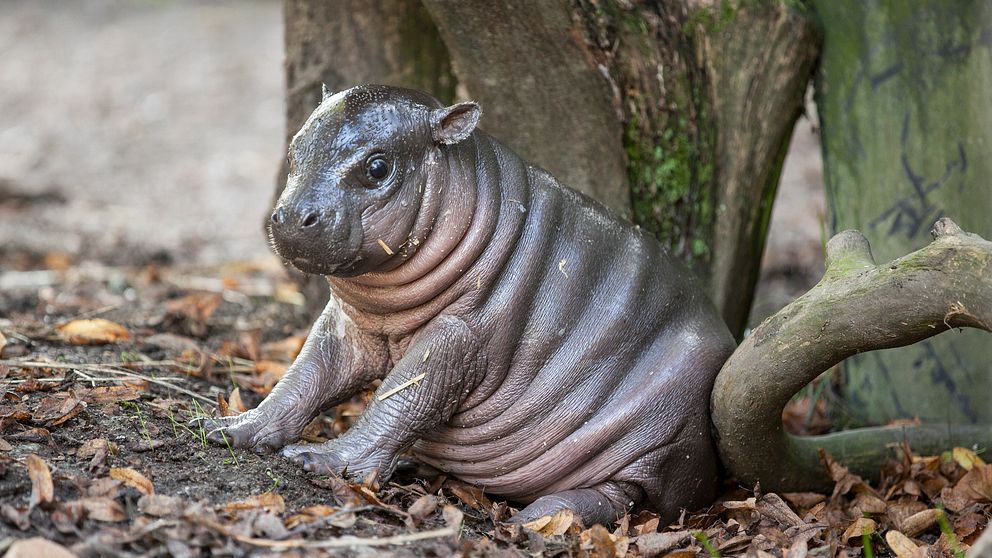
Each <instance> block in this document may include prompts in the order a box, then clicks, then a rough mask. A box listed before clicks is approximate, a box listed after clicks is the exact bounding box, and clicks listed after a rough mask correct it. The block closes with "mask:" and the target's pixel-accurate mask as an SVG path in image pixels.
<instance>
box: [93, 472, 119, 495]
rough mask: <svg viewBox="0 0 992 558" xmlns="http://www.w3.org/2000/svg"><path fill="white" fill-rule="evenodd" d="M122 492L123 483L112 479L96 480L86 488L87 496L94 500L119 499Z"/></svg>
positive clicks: (102, 478)
mask: <svg viewBox="0 0 992 558" xmlns="http://www.w3.org/2000/svg"><path fill="white" fill-rule="evenodd" d="M120 491H121V481H119V480H117V479H112V478H110V477H100V478H98V479H95V480H94V481H93V482H91V483H90V485H89V486H87V487H86V495H87V496H89V497H92V498H110V499H114V498H117V494H119V493H120Z"/></svg>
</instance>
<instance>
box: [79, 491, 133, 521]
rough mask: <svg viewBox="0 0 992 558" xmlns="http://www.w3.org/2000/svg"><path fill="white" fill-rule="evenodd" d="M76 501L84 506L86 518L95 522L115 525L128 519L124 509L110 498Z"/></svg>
mask: <svg viewBox="0 0 992 558" xmlns="http://www.w3.org/2000/svg"><path fill="white" fill-rule="evenodd" d="M76 501H77V502H79V504H80V505H82V506H83V509H84V510H86V517H89V518H90V519H92V520H94V521H104V522H108V523H114V522H117V521H124V520H125V519H127V514H125V513H124V508H122V507H121V505H120V504H118V503H117V501H116V500H111V499H110V498H105V497H95V498H80V499H79V500H76Z"/></svg>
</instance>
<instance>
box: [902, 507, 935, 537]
mask: <svg viewBox="0 0 992 558" xmlns="http://www.w3.org/2000/svg"><path fill="white" fill-rule="evenodd" d="M939 516H940V510H935V509H929V510H923V511H920V512H917V513H914V514H913V515H911V516H909V517H907V518H906V519H904V520H903V521H902V522H901V523H899V524H898V526H899V529H900V530H901V531H903V532H904V533H905V534H906V535H908V536H910V537H915V536H916V535H918V534H920V533H922V532H923V531H926V530H927V529H929V528H931V527H933V526H934V525H936V524H937V518H938V517H939Z"/></svg>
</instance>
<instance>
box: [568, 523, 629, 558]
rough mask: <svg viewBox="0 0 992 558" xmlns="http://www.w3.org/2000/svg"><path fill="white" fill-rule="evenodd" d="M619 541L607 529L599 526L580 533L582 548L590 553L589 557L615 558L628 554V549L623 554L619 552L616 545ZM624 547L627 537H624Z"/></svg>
mask: <svg viewBox="0 0 992 558" xmlns="http://www.w3.org/2000/svg"><path fill="white" fill-rule="evenodd" d="M618 540H619V538H617V537H614V536H613V535H611V534H610V532H609V531H607V530H606V527H603V526H602V525H599V524H596V525H593V526H592V527H591V528H589V529H586V530H585V531H582V532H581V533H579V544H580V547H581V548H582V549H583V550H586V551H589V556H591V557H592V558H614V557H615V556H623V555H624V554H626V549H624V552H623V553H620V552H618V550H619V549H618V548H617V544H616V543H617V542H618ZM623 545H624V546H626V545H627V540H626V537H623Z"/></svg>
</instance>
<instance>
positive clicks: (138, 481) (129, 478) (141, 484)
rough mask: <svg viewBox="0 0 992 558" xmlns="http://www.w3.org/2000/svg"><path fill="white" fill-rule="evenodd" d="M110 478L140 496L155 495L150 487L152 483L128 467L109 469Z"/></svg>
mask: <svg viewBox="0 0 992 558" xmlns="http://www.w3.org/2000/svg"><path fill="white" fill-rule="evenodd" d="M110 478H112V479H116V480H119V481H121V482H122V483H124V484H126V485H128V486H130V487H132V488H134V489H136V490H137V491H138V492H140V493H142V494H145V495H148V494H155V486H154V485H152V481H150V480H148V478H147V477H145V475H142V474H141V473H139V472H137V471H135V470H134V469H132V468H130V467H114V468H112V469H110Z"/></svg>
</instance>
